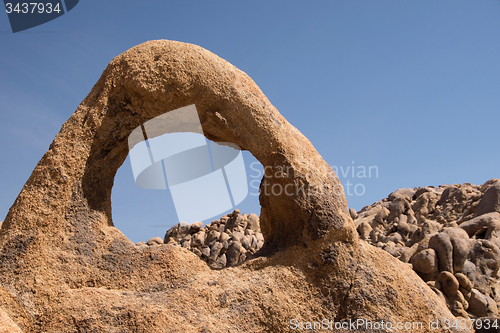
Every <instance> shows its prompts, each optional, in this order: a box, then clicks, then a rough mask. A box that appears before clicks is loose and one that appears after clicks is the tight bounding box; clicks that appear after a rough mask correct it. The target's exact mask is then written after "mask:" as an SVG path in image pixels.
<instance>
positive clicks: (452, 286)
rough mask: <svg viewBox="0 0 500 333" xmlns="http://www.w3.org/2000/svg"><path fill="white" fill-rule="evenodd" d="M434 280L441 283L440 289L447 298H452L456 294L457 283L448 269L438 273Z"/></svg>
mask: <svg viewBox="0 0 500 333" xmlns="http://www.w3.org/2000/svg"><path fill="white" fill-rule="evenodd" d="M436 281H437V282H439V283H440V284H441V290H443V292H444V294H445V295H446V297H448V299H453V298H454V297H455V296H456V294H457V292H458V287H459V284H458V281H457V279H456V278H455V276H454V275H453V274H451V273H450V272H448V271H443V272H441V273H439V275H438V278H437V280H436Z"/></svg>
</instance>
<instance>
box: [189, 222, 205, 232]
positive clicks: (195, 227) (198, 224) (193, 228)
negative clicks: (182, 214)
mask: <svg viewBox="0 0 500 333" xmlns="http://www.w3.org/2000/svg"><path fill="white" fill-rule="evenodd" d="M201 228H203V222H200V221H198V222H194V223H191V225H190V226H189V232H190V233H191V234H194V233H197V232H198V231H199V230H200V229H201Z"/></svg>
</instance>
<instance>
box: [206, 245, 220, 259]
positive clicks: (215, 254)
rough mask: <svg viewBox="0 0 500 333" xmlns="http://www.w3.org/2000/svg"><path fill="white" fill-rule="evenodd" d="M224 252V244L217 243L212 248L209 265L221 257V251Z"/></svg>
mask: <svg viewBox="0 0 500 333" xmlns="http://www.w3.org/2000/svg"><path fill="white" fill-rule="evenodd" d="M221 250H222V244H221V243H220V242H215V243H214V244H213V245H212V247H211V248H210V255H209V257H208V260H209V263H212V262H214V261H215V260H216V259H217V257H218V256H219V253H220V251H221Z"/></svg>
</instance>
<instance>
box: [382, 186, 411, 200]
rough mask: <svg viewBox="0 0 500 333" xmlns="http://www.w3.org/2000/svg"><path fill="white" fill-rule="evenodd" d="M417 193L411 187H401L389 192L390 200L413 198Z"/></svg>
mask: <svg viewBox="0 0 500 333" xmlns="http://www.w3.org/2000/svg"><path fill="white" fill-rule="evenodd" d="M386 193H387V192H386ZM414 195H415V190H414V189H411V188H400V189H399V190H396V191H394V192H392V193H391V194H389V200H391V201H392V200H395V199H398V198H401V199H408V200H411V199H412V197H413V196H414Z"/></svg>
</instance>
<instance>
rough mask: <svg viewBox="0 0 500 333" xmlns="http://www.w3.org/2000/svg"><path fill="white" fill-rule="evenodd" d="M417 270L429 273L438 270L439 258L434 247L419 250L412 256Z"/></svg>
mask: <svg viewBox="0 0 500 333" xmlns="http://www.w3.org/2000/svg"><path fill="white" fill-rule="evenodd" d="M411 264H412V265H413V270H414V271H415V272H419V273H424V274H429V273H434V272H437V271H438V258H437V255H436V252H434V250H433V249H426V250H423V251H420V252H418V253H417V254H415V255H414V256H413V257H412V258H411Z"/></svg>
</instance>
